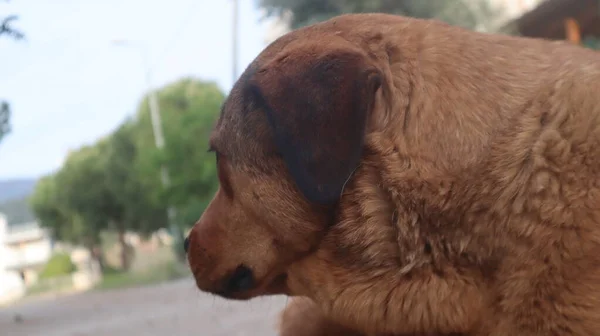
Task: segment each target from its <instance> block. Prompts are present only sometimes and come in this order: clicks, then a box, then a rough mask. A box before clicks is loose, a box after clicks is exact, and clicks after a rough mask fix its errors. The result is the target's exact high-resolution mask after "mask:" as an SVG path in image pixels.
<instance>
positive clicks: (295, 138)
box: [248, 50, 382, 205]
mask: <svg viewBox="0 0 600 336" xmlns="http://www.w3.org/2000/svg"><path fill="white" fill-rule="evenodd" d="M298 54H299V55H300V56H298V57H294V58H295V59H294V60H293V61H292V56H289V57H288V58H287V60H286V62H285V63H278V64H274V65H272V66H270V67H268V68H266V69H265V70H263V71H259V72H257V73H256V74H255V78H254V80H253V81H252V83H249V87H248V89H249V91H250V93H251V95H252V97H253V99H254V100H255V103H256V106H257V107H259V108H260V109H261V110H263V111H264V112H265V114H266V116H267V119H268V122H269V125H270V126H271V130H272V132H273V136H274V141H275V145H276V147H277V148H278V150H279V152H280V154H281V155H282V157H283V159H284V161H285V163H286V165H287V167H288V169H289V171H290V174H291V176H292V178H293V179H294V181H295V182H296V185H297V187H298V189H299V190H300V191H301V192H302V194H303V195H304V196H305V197H306V198H307V199H308V200H310V201H312V202H316V203H319V204H324V205H329V204H333V203H335V202H337V201H338V200H339V198H340V196H341V192H342V189H343V187H344V184H345V183H346V181H347V180H348V178H349V177H350V175H351V174H352V173H353V172H354V170H355V169H356V168H357V166H358V164H359V162H360V159H361V157H362V151H363V145H364V137H365V127H366V123H367V116H368V114H369V112H370V110H371V108H372V105H373V101H374V98H375V92H376V90H377V89H378V88H379V87H380V85H381V80H382V79H381V75H380V73H379V71H377V70H375V69H374V68H370V67H368V66H367V65H366V64H365V62H366V57H365V56H363V55H362V54H360V53H358V52H351V51H345V50H342V51H330V52H329V53H327V54H324V55H321V56H316V57H315V56H314V54H313V55H310V54H308V53H305V54H301V53H298Z"/></svg>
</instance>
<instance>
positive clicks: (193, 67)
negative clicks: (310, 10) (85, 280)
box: [0, 0, 268, 179]
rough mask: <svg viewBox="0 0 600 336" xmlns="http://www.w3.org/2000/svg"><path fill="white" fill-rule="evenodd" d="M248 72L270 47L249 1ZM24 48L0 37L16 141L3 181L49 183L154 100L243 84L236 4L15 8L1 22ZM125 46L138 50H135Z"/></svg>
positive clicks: (3, 83)
mask: <svg viewBox="0 0 600 336" xmlns="http://www.w3.org/2000/svg"><path fill="white" fill-rule="evenodd" d="M239 3H240V8H239V18H240V22H239V47H238V48H239V49H238V50H239V54H238V60H239V63H238V69H239V72H241V71H242V70H243V69H244V68H245V67H246V66H247V65H248V64H249V63H250V62H251V61H252V60H253V59H254V57H256V55H258V53H259V52H260V51H261V50H262V49H263V48H264V47H265V46H266V44H265V35H266V33H267V29H268V25H267V23H266V22H264V21H262V20H261V17H262V14H261V13H260V11H259V10H258V9H257V8H256V7H255V4H256V1H254V0H240V1H239ZM10 14H18V15H19V20H18V21H16V22H15V23H14V25H13V26H14V28H18V29H20V30H21V31H23V32H24V33H25V35H26V40H24V41H14V40H11V39H9V38H7V37H6V36H2V37H0V100H2V99H6V100H8V101H9V102H10V104H11V108H12V113H13V115H12V127H13V132H12V133H11V134H10V135H8V136H7V137H6V138H5V139H4V140H3V141H2V142H1V143H0V179H6V178H31V177H34V178H35V177H40V176H43V175H45V174H48V173H50V172H52V171H54V170H56V169H58V168H59V167H60V166H61V165H62V163H63V162H64V159H65V157H66V155H67V153H68V152H69V150H74V149H77V148H78V147H80V146H82V145H86V144H92V143H94V142H95V141H96V140H97V139H99V138H101V137H102V136H104V135H107V134H108V133H110V132H111V131H112V130H113V129H115V128H116V127H117V126H118V125H119V124H120V123H121V122H122V121H123V120H125V119H126V118H127V117H128V116H131V115H133V113H134V112H135V109H136V107H137V104H138V103H139V101H140V99H141V97H142V95H143V94H144V93H145V92H146V91H147V82H146V80H145V73H146V72H145V65H144V59H145V58H147V59H148V62H147V63H148V64H149V68H150V69H151V83H152V86H153V87H160V86H162V85H165V84H168V83H170V82H173V81H176V80H177V79H179V78H181V77H184V76H194V77H196V78H199V79H203V80H213V81H216V82H217V83H218V85H219V86H220V87H221V88H222V89H223V90H224V91H225V92H227V91H229V89H230V88H231V85H232V82H233V74H232V43H231V35H232V3H231V1H230V0H169V1H166V0H162V1H161V0H103V1H83V0H54V1H40V0H11V1H8V2H5V1H0V17H4V16H6V15H10ZM116 40H126V41H130V42H129V43H128V44H127V45H118V44H115V43H114V41H116Z"/></svg>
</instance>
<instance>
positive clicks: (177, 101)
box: [137, 78, 225, 225]
mask: <svg viewBox="0 0 600 336" xmlns="http://www.w3.org/2000/svg"><path fill="white" fill-rule="evenodd" d="M224 99H225V96H224V94H223V93H222V92H221V90H219V88H218V87H217V85H216V84H214V83H207V82H201V81H198V80H194V79H191V78H186V79H183V80H180V81H177V82H176V83H173V84H171V85H167V86H166V87H165V88H163V89H162V90H159V92H158V100H159V105H160V111H161V119H162V123H163V129H164V133H165V139H166V144H165V149H164V151H159V150H157V149H156V148H155V146H154V137H153V134H152V127H151V121H150V114H149V108H148V104H147V101H148V99H145V100H144V102H143V103H142V105H141V108H140V109H139V110H138V118H139V119H138V124H137V127H138V129H137V135H138V138H137V143H138V146H139V147H140V148H141V149H140V157H139V162H138V163H139V169H140V170H139V171H140V174H141V176H142V178H143V179H144V183H145V184H146V185H148V186H150V189H151V190H152V191H153V193H152V196H151V197H152V199H153V200H154V201H157V202H160V203H161V204H172V205H174V206H175V207H177V210H178V215H179V218H178V223H179V224H180V225H186V224H191V223H194V222H195V221H196V220H197V219H198V218H199V216H200V214H201V213H202V211H204V208H205V207H206V205H207V204H208V202H209V201H210V199H211V198H212V195H213V194H214V192H215V190H216V188H217V186H218V182H217V177H216V176H217V174H216V164H215V158H214V155H213V154H211V153H208V152H207V149H208V137H209V135H210V131H211V129H212V128H213V126H214V124H215V122H216V119H217V117H218V115H219V110H220V107H221V105H222V104H223V101H224ZM161 164H165V165H166V167H167V168H168V170H169V175H170V177H171V187H170V188H169V190H165V189H164V188H163V187H162V184H161V182H160V166H161Z"/></svg>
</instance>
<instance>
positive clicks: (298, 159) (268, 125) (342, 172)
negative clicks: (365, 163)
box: [188, 32, 382, 299]
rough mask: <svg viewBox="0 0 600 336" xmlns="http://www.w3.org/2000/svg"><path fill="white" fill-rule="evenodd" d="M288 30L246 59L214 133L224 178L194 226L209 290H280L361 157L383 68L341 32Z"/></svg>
mask: <svg viewBox="0 0 600 336" xmlns="http://www.w3.org/2000/svg"><path fill="white" fill-rule="evenodd" d="M314 35H315V34H312V35H311V34H306V35H303V34H302V32H300V33H295V34H294V33H292V34H290V35H288V36H286V37H284V38H281V39H280V40H278V41H276V42H275V43H274V44H272V45H271V46H269V47H268V48H267V49H266V50H265V51H263V53H261V55H259V56H258V57H257V59H256V60H255V61H254V62H253V63H252V64H251V65H250V66H249V67H248V69H246V71H245V72H244V74H243V75H242V76H241V77H240V79H239V81H238V82H237V83H236V84H235V85H234V87H233V89H232V91H231V93H230V96H229V97H228V99H227V101H226V102H225V104H224V106H223V110H222V112H221V116H220V118H219V120H218V122H217V125H216V126H215V129H214V131H213V133H212V135H211V139H210V144H209V146H210V149H211V150H212V151H214V152H215V154H216V156H217V166H218V175H219V181H220V188H219V190H218V191H217V193H216V195H215V196H214V199H213V200H212V202H211V203H210V205H209V206H208V207H207V209H206V210H205V212H204V214H203V215H202V217H201V218H200V220H199V221H198V222H197V223H196V224H195V226H194V228H193V229H192V231H191V233H190V236H189V247H188V260H189V263H190V266H191V269H192V271H193V274H194V277H195V279H196V283H197V285H198V287H199V288H200V289H201V290H203V291H208V292H212V293H216V294H218V295H221V296H224V297H228V298H234V299H247V298H250V297H254V296H257V295H264V294H269V293H284V292H285V291H286V289H285V274H286V268H287V266H289V265H290V264H291V263H293V262H294V261H295V260H298V259H300V258H302V257H303V256H305V255H307V254H308V253H310V252H311V251H312V250H314V249H315V248H316V247H317V245H318V243H319V241H320V238H321V237H322V235H323V234H324V232H325V231H326V230H327V228H328V226H329V225H331V222H332V218H333V215H334V212H335V208H336V204H337V203H338V202H339V199H340V195H341V193H342V190H343V188H344V184H345V183H346V182H347V181H348V179H349V178H350V177H351V175H352V173H353V171H354V170H355V169H356V167H357V166H358V165H359V163H360V161H361V157H362V152H363V142H364V138H365V132H366V127H367V126H366V125H367V124H368V120H369V116H370V115H371V111H372V110H373V108H374V102H375V97H376V92H377V91H378V90H379V87H380V85H381V81H382V76H381V73H380V72H379V71H378V70H377V68H376V67H375V66H374V64H373V63H372V61H371V59H370V58H369V57H368V56H367V55H366V53H365V52H363V51H362V50H361V49H360V48H358V47H356V46H354V45H352V44H351V43H349V42H348V41H346V40H344V39H343V38H341V37H339V36H335V35H332V36H329V37H322V36H321V37H319V36H318V34H317V36H314Z"/></svg>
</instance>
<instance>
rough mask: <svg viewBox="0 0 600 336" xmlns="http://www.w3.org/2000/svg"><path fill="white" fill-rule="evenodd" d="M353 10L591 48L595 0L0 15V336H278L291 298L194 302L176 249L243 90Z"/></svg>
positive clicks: (598, 25)
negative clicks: (221, 120) (307, 36)
mask: <svg viewBox="0 0 600 336" xmlns="http://www.w3.org/2000/svg"><path fill="white" fill-rule="evenodd" d="M352 12H386V13H396V14H402V15H407V16H414V17H420V18H437V19H439V20H443V21H446V22H448V23H450V24H454V25H459V26H463V27H466V28H469V29H473V30H477V31H482V32H490V33H502V34H513V35H523V36H531V37H540V38H546V39H554V40H568V41H570V42H571V43H575V44H581V45H583V46H585V47H589V48H598V47H600V44H599V43H598V39H597V37H598V36H600V1H597V0H546V1H539V0H445V1H442V0H170V1H160V0H119V1H117V0H105V1H91V0H87V1H83V0H58V1H41V0H0V334H1V335H11V336H12V335H42V334H43V335H166V334H170V335H190V334H197V335H275V334H276V331H275V329H274V326H275V322H276V318H275V317H276V315H277V313H278V312H279V310H280V308H281V307H282V306H283V305H284V304H285V300H286V299H285V298H280V297H273V298H261V299H257V300H252V301H250V302H243V303H240V302H237V303H234V302H228V301H224V300H221V299H218V298H215V297H211V296H207V295H205V294H202V293H199V292H198V291H197V290H196V289H195V288H194V284H193V281H192V280H191V278H190V276H189V272H188V271H187V267H186V264H185V260H184V254H183V249H182V247H181V244H182V243H181V241H182V238H183V237H184V236H185V234H186V233H187V232H188V231H189V229H190V228H191V226H192V225H193V224H194V222H195V221H196V220H197V219H198V218H199V217H200V215H201V213H202V211H203V210H204V208H205V206H206V205H207V203H208V202H209V201H210V199H211V197H212V195H213V193H214V191H215V190H216V188H217V178H216V170H215V162H214V156H213V155H211V154H210V153H207V151H206V150H207V138H208V134H209V132H210V130H211V128H212V126H213V124H214V122H215V120H216V118H217V116H218V113H219V109H220V106H221V104H222V103H223V100H224V99H225V98H226V96H227V94H228V91H229V90H230V88H231V86H232V84H233V83H234V82H235V80H236V78H237V77H238V76H239V74H240V73H241V72H242V71H243V70H244V68H245V67H246V66H247V65H248V64H249V63H250V62H251V61H252V60H253V59H254V57H256V55H257V54H258V53H259V52H260V51H261V50H262V49H263V48H264V47H266V46H267V45H268V43H270V42H272V41H274V40H275V39H276V38H277V37H279V36H281V35H282V34H285V33H286V32H288V31H289V30H291V29H295V28H299V27H302V26H305V25H309V24H312V23H316V22H319V21H322V20H325V19H328V18H330V17H332V16H335V15H339V14H343V13H352Z"/></svg>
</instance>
